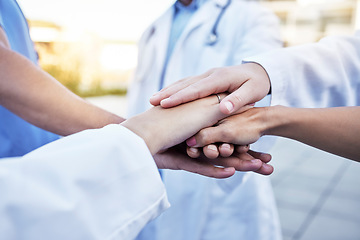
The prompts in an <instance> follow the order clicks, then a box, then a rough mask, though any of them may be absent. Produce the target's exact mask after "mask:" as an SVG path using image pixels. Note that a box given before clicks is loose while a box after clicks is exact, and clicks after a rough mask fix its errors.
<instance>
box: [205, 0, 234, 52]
mask: <svg viewBox="0 0 360 240" xmlns="http://www.w3.org/2000/svg"><path fill="white" fill-rule="evenodd" d="M230 4H231V0H227V3H226V4H225V5H224V6H223V7H222V8H221V11H220V13H219V15H218V17H217V19H216V21H215V23H214V26H213V27H212V29H211V32H210V34H209V36H208V37H207V41H206V44H207V45H209V46H213V45H215V44H216V43H217V41H218V39H219V35H218V33H217V28H218V25H219V22H220V20H221V18H222V16H223V15H224V13H225V11H226V9H227V8H228V7H229V6H230Z"/></svg>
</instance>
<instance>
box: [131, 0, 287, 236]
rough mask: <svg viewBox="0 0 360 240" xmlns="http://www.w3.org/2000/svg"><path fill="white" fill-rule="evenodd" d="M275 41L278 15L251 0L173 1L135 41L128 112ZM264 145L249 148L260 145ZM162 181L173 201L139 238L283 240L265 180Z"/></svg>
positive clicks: (183, 176)
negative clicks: (176, 84)
mask: <svg viewBox="0 0 360 240" xmlns="http://www.w3.org/2000/svg"><path fill="white" fill-rule="evenodd" d="M281 46H282V42H281V40H280V30H279V22H278V19H277V18H276V17H275V16H274V15H273V14H272V13H271V12H269V11H267V10H265V9H263V8H261V7H260V6H259V5H258V4H257V3H250V2H244V1H235V0H233V1H227V0H225V1H224V0H206V1H204V0H197V1H177V2H176V3H175V4H174V5H173V6H171V7H170V8H169V9H168V10H167V11H166V12H165V13H164V14H163V15H162V16H160V17H159V18H158V19H157V20H156V21H155V22H154V23H153V24H151V25H150V27H149V28H148V29H147V30H146V31H145V32H144V34H143V36H142V38H141V40H140V42H139V59H138V66H137V68H136V71H135V74H134V78H133V82H132V85H131V87H130V90H129V107H128V109H129V115H130V116H133V115H136V114H138V113H141V112H143V111H145V110H146V109H148V108H149V107H150V106H151V104H150V103H149V98H150V97H151V96H152V94H153V93H155V92H156V91H158V90H159V89H160V88H162V87H165V86H167V85H169V84H171V83H173V82H174V81H176V80H178V79H181V78H184V77H187V76H191V75H196V74H199V73H201V72H203V71H205V70H207V69H209V68H213V67H221V66H228V65H235V64H240V63H241V62H242V60H243V59H244V58H245V57H249V56H252V55H255V54H259V53H262V52H265V51H268V50H271V49H274V48H280V47H281ZM266 101H268V100H266ZM266 101H264V103H263V104H266ZM184 116H185V115H184ZM267 144H271V143H270V142H269V141H263V142H262V143H259V144H258V145H257V147H256V148H254V149H256V150H259V151H266V150H267V147H266V145H267ZM162 179H163V181H164V184H165V186H166V189H167V191H168V195H169V199H170V202H171V204H172V207H171V208H170V209H169V211H167V212H166V213H165V214H164V215H162V216H160V218H158V219H156V220H155V221H154V222H152V223H151V224H150V225H148V226H147V227H146V228H145V229H144V230H143V231H142V232H141V233H140V235H139V237H138V239H156V240H167V239H174V240H183V239H187V240H199V239H229V240H231V239H240V238H241V239H254V240H255V239H262V240H264V239H281V231H280V224H279V220H278V214H277V209H276V205H275V201H274V198H273V192H272V188H271V184H270V181H269V179H268V178H265V177H262V176H259V175H256V174H252V173H240V172H239V173H236V174H235V176H233V177H231V178H229V179H227V180H225V181H217V180H209V179H205V178H202V177H197V176H194V175H191V174H187V173H184V172H172V171H167V170H166V171H162Z"/></svg>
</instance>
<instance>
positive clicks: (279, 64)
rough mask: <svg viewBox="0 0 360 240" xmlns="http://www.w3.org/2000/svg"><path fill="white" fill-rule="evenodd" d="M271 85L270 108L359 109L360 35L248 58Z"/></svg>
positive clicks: (325, 39) (330, 39)
mask: <svg viewBox="0 0 360 240" xmlns="http://www.w3.org/2000/svg"><path fill="white" fill-rule="evenodd" d="M246 61H250V62H257V63H259V64H260V65H262V66H263V67H264V68H265V69H266V71H267V73H268V75H269V77H270V81H271V85H272V97H271V105H284V106H292V107H308V108H313V107H318V108H322V107H339V106H359V105H360V32H357V33H356V34H355V35H354V36H347V37H346V36H342V37H340V36H332V37H326V38H323V39H322V40H320V41H319V42H318V43H313V44H306V45H302V46H297V47H290V48H286V49H280V50H275V51H271V52H269V53H266V54H262V55H258V56H254V57H250V58H247V59H246Z"/></svg>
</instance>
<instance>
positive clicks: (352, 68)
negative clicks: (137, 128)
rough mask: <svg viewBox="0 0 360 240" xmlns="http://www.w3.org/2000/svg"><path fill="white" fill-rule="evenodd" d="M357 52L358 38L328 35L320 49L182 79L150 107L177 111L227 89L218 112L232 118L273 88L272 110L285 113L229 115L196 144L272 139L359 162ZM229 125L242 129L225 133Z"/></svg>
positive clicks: (272, 55) (285, 52)
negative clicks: (287, 140)
mask: <svg viewBox="0 0 360 240" xmlns="http://www.w3.org/2000/svg"><path fill="white" fill-rule="evenodd" d="M359 46H360V32H356V33H355V35H354V36H332V37H326V38H324V39H322V40H320V41H319V42H318V43H313V44H306V45H303V46H297V47H290V48H285V49H280V50H274V51H271V52H268V53H265V54H260V55H258V56H254V57H250V58H247V59H246V61H245V62H244V64H242V65H238V66H232V67H228V68H219V69H213V70H211V71H208V72H206V73H205V74H202V75H199V76H195V77H191V78H188V79H184V80H182V81H179V82H177V83H175V84H173V85H172V86H170V87H169V88H168V89H166V90H164V91H162V92H159V93H157V94H155V95H154V96H153V97H152V99H151V102H152V103H153V104H154V105H158V104H161V105H162V106H163V107H172V106H175V105H177V104H179V103H183V102H187V101H191V100H194V99H197V98H199V97H200V98H201V97H203V96H206V95H208V94H213V93H216V92H223V91H230V92H232V94H230V95H229V96H227V97H226V98H224V99H223V100H222V101H221V104H220V109H221V111H222V112H224V113H227V114H228V113H231V112H234V111H237V110H238V109H240V108H241V107H243V106H244V105H245V104H246V103H248V102H254V101H257V100H259V99H261V98H262V97H264V96H265V95H266V92H268V91H269V89H270V87H271V105H272V106H276V105H282V106H286V107H281V106H277V107H270V108H263V109H262V108H259V109H252V110H250V111H248V112H245V113H244V114H240V115H239V116H238V117H235V118H232V117H231V118H232V119H231V120H230V119H228V121H227V122H226V123H224V124H222V125H221V127H219V128H217V127H214V128H211V129H207V130H203V132H200V133H199V134H198V135H197V136H196V137H195V140H193V141H191V142H193V143H194V142H196V144H193V145H192V146H194V147H199V146H202V145H204V144H209V143H211V142H213V141H220V142H222V141H225V142H226V141H227V140H228V141H229V142H234V143H238V144H240V143H241V144H246V143H251V142H254V141H256V140H257V139H258V138H259V137H260V136H262V135H267V134H270V135H279V136H283V137H288V138H292V139H295V140H298V141H301V142H303V143H306V144H309V145H311V146H314V147H317V148H320V149H322V150H325V151H328V152H331V153H334V154H337V155H340V156H344V157H346V158H349V159H353V160H356V161H360V151H359V149H360V146H359V141H357V140H356V139H357V136H358V134H359V132H360V126H359V124H358V123H357V119H358V116H359V114H360V112H359V111H360V110H359V107H358V106H359V105H360V92H359V89H360V80H359V79H360V48H359ZM220 76H226V77H225V78H223V77H220ZM205 82H206V83H207V85H205V84H204V83H205ZM188 90H190V91H188ZM239 100H241V101H239ZM287 107H293V108H287ZM297 108H309V109H297ZM250 119H251V121H249V120H250ZM246 123H247V125H243V124H246ZM229 127H230V128H232V129H236V128H237V130H232V131H228V129H229ZM241 129H243V130H244V131H245V133H247V134H245V133H244V131H243V132H242V136H240V135H239V131H241ZM238 130H239V131H238ZM225 131H226V133H225ZM205 132H206V133H205ZM201 135H203V136H201ZM205 135H206V137H205V138H206V139H205V138H204V136H205ZM221 135H222V136H223V137H221ZM226 138H228V139H226ZM334 139H336V140H334Z"/></svg>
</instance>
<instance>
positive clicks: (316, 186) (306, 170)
mask: <svg viewBox="0 0 360 240" xmlns="http://www.w3.org/2000/svg"><path fill="white" fill-rule="evenodd" d="M272 155H273V165H274V166H275V168H276V169H275V173H274V174H273V175H272V176H271V179H272V183H273V188H274V192H275V197H276V200H277V204H278V208H279V214H280V220H281V223H282V229H283V236H284V240H290V239H292V240H298V239H301V240H307V239H308V240H318V239H326V240H332V239H334V240H350V239H351V240H352V239H354V240H359V239H360V163H356V162H353V161H349V160H345V159H343V158H340V157H337V156H334V155H332V154H328V153H325V152H322V151H320V150H316V149H314V148H311V147H309V146H306V145H303V144H300V143H297V142H294V141H291V140H285V139H279V141H278V142H277V143H276V146H275V147H274V149H273V151H272Z"/></svg>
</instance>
